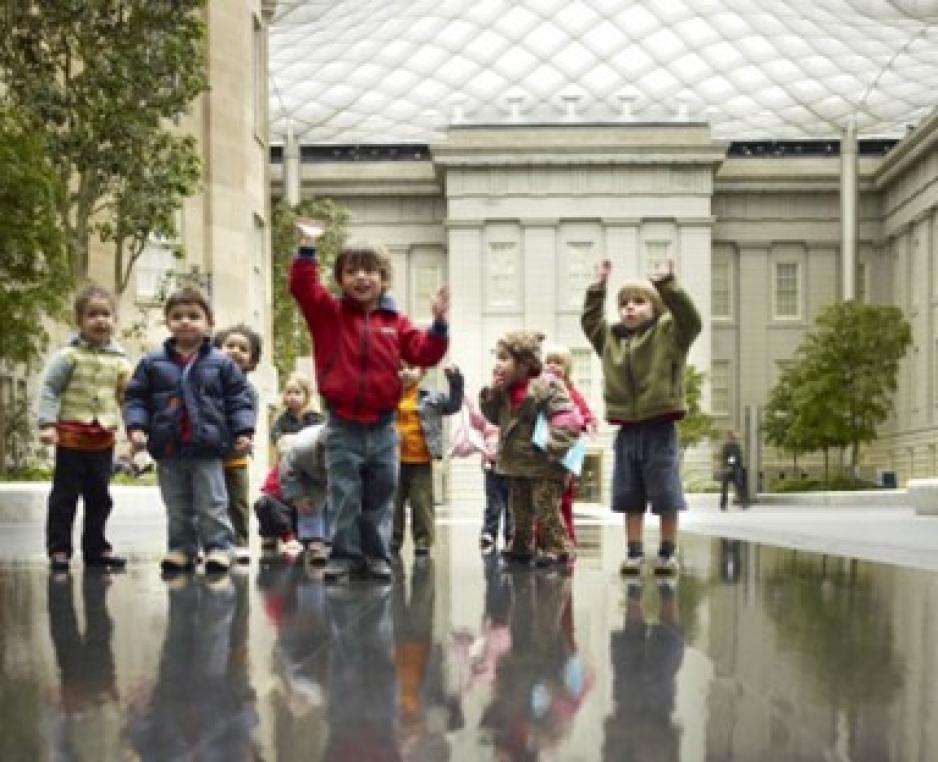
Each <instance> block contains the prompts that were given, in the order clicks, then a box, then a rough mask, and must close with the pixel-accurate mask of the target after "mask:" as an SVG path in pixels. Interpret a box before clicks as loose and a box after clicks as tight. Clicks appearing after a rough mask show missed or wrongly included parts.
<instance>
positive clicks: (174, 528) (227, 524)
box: [157, 457, 234, 557]
mask: <svg viewBox="0 0 938 762" xmlns="http://www.w3.org/2000/svg"><path fill="white" fill-rule="evenodd" d="M157 477H158V479H159V483H160V494H161V495H162V497H163V503H164V504H165V505H166V532H167V539H166V544H167V547H168V548H169V549H170V550H181V551H183V552H185V553H186V554H187V555H189V556H193V557H194V556H195V555H196V554H197V553H198V551H199V548H200V547H202V548H204V549H205V550H212V549H214V548H218V549H220V550H225V551H227V550H230V549H231V546H232V545H233V544H234V529H232V527H231V521H230V520H229V519H228V493H227V491H226V490H225V470H224V467H223V466H222V462H221V459H220V458H191V457H187V458H165V459H163V460H161V461H160V462H159V467H158V468H157Z"/></svg>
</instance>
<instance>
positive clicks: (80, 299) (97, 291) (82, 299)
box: [73, 283, 117, 325]
mask: <svg viewBox="0 0 938 762" xmlns="http://www.w3.org/2000/svg"><path fill="white" fill-rule="evenodd" d="M92 299H104V300H105V301H106V302H107V303H108V304H110V305H111V309H112V310H113V311H114V312H117V301H116V300H115V299H114V295H113V294H112V293H111V292H110V291H108V290H107V289H106V288H104V286H99V285H98V284H97V283H89V284H88V285H87V286H85V287H84V288H83V289H81V291H79V292H78V293H77V294H75V301H74V303H73V307H74V310H75V322H76V323H78V324H79V325H81V319H82V318H83V317H84V315H85V309H86V308H87V307H88V302H90V301H91V300H92Z"/></svg>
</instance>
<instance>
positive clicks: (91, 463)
mask: <svg viewBox="0 0 938 762" xmlns="http://www.w3.org/2000/svg"><path fill="white" fill-rule="evenodd" d="M116 313H117V306H116V304H115V302H114V297H113V296H111V293H110V292H109V291H107V290H106V289H104V288H101V287H100V286H96V285H90V286H86V287H85V288H83V289H82V290H81V291H79V293H78V294H77V296H76V297H75V321H76V322H77V324H78V336H76V337H75V338H73V339H72V340H71V341H70V342H69V344H68V346H67V347H65V349H62V350H60V351H59V352H57V353H56V354H55V355H53V357H52V359H51V360H50V361H49V364H48V366H47V367H46V371H45V377H44V378H43V382H42V396H41V399H40V401H39V415H38V419H39V420H38V422H39V440H40V441H41V442H42V443H43V444H45V445H55V473H54V475H53V477H52V492H51V493H50V494H49V504H48V517H47V519H46V551H47V552H48V554H49V564H50V566H51V567H52V569H53V570H56V571H64V570H66V569H68V566H69V560H70V559H71V557H72V524H73V523H74V521H75V509H76V506H77V504H78V496H79V495H81V496H82V500H83V503H84V528H83V530H82V536H81V551H82V556H83V557H84V560H85V564H86V565H87V566H107V567H112V568H121V567H123V566H124V565H125V564H126V559H124V558H122V557H120V556H117V555H115V554H114V553H113V551H112V550H111V545H110V543H108V541H107V539H106V538H105V536H104V525H105V523H106V522H107V518H108V516H109V515H110V513H111V506H112V504H113V501H112V500H111V495H110V492H109V491H108V485H109V484H110V481H111V473H112V464H113V459H114V441H115V432H116V431H117V428H118V426H119V425H120V406H121V402H122V401H123V395H124V389H125V388H126V386H127V380H128V379H129V378H130V362H129V360H128V359H127V355H126V354H125V353H124V350H123V349H121V348H120V346H118V345H117V343H115V341H114V340H113V338H112V334H113V333H114V321H115V317H116Z"/></svg>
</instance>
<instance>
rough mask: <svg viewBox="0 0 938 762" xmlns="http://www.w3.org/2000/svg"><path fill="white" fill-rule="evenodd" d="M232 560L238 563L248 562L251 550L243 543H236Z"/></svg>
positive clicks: (249, 561)
mask: <svg viewBox="0 0 938 762" xmlns="http://www.w3.org/2000/svg"><path fill="white" fill-rule="evenodd" d="M234 560H235V563H239V564H249V563H251V550H250V548H247V547H245V546H243V545H238V546H237V547H235V549H234Z"/></svg>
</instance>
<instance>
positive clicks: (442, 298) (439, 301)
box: [430, 286, 449, 320]
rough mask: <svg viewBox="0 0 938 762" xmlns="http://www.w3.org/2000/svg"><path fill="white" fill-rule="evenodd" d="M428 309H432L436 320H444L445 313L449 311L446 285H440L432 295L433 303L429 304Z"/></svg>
mask: <svg viewBox="0 0 938 762" xmlns="http://www.w3.org/2000/svg"><path fill="white" fill-rule="evenodd" d="M430 309H431V310H432V311H433V317H434V318H435V319H436V320H446V315H447V313H448V312H449V288H448V287H447V286H440V287H439V288H438V289H437V291H436V294H434V295H433V303H432V304H431V305H430Z"/></svg>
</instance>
